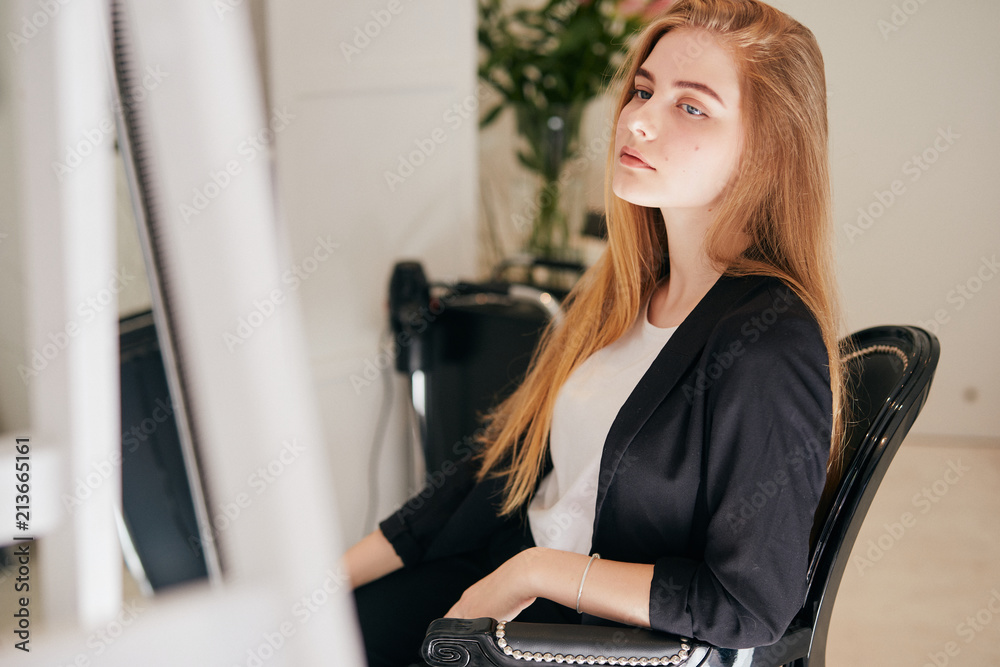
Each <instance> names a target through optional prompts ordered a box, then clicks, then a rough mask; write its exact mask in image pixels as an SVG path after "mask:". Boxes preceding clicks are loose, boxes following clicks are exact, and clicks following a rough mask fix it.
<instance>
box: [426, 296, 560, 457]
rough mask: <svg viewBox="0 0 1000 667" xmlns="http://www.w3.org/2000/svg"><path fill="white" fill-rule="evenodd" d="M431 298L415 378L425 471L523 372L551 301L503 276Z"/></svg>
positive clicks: (551, 312)
mask: <svg viewBox="0 0 1000 667" xmlns="http://www.w3.org/2000/svg"><path fill="white" fill-rule="evenodd" d="M448 289H449V291H448V293H447V294H445V295H444V296H438V297H435V298H436V299H437V301H436V304H437V305H436V307H435V308H434V309H433V313H434V314H433V321H430V322H428V326H427V327H426V329H425V331H423V333H422V334H421V338H422V345H423V349H424V351H423V354H422V360H421V368H420V370H421V372H422V375H423V381H422V382H421V383H419V385H418V386H419V388H420V389H418V390H421V389H422V392H423V395H422V396H419V397H417V396H416V394H415V395H414V396H415V398H417V399H418V400H419V401H420V402H421V404H422V412H423V420H424V425H423V428H422V429H421V431H422V439H423V447H424V457H425V464H426V466H427V470H428V471H430V470H439V469H440V468H441V466H442V465H443V464H444V461H445V460H448V459H450V458H451V457H453V456H454V451H453V447H454V446H455V443H457V442H462V441H468V440H469V439H470V438H471V437H472V436H473V434H475V433H476V431H478V430H479V429H480V428H481V426H482V416H483V414H485V413H486V412H487V411H488V410H489V409H490V408H492V407H493V406H494V405H496V404H497V403H498V402H499V401H501V400H503V399H504V398H506V397H507V396H508V395H509V394H510V392H511V391H513V390H514V389H515V388H516V387H517V386H518V384H520V382H521V380H522V379H523V378H524V375H525V373H526V372H527V369H528V363H529V361H530V360H531V355H532V353H533V351H534V349H535V347H536V345H537V343H538V340H539V337H540V336H541V333H542V330H543V329H544V327H545V325H546V324H547V323H548V322H549V320H550V319H551V318H553V317H555V316H557V314H558V301H557V300H556V299H555V297H553V296H552V295H551V294H549V293H546V292H542V291H540V290H538V289H535V288H532V287H528V286H524V285H511V284H506V283H493V284H482V285H479V284H468V283H460V284H458V285H454V286H450V287H449V288H448Z"/></svg>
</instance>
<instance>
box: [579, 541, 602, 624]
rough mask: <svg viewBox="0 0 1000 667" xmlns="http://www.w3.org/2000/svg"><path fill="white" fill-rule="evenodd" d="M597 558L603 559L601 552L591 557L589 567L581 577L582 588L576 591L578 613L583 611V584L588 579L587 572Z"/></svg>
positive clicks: (588, 562)
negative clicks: (581, 604) (581, 605)
mask: <svg viewBox="0 0 1000 667" xmlns="http://www.w3.org/2000/svg"><path fill="white" fill-rule="evenodd" d="M595 558H596V559H597V560H601V554H594V555H593V556H591V557H590V560H588V561H587V567H585V568H584V569H583V576H582V577H580V590H578V591H577V592H576V613H578V614H582V613H583V612H582V611H580V596H582V595H583V584H584V582H586V581H587V573H588V572H590V566H591V565H593V564H594V559H595Z"/></svg>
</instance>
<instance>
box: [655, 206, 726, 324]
mask: <svg viewBox="0 0 1000 667" xmlns="http://www.w3.org/2000/svg"><path fill="white" fill-rule="evenodd" d="M664 213H666V212H664ZM664 219H665V224H666V227H667V250H668V252H667V258H668V263H669V273H668V276H667V278H666V279H665V280H664V281H663V282H661V283H660V284H659V285H658V286H657V288H656V289H655V290H654V291H653V295H652V297H651V299H650V303H649V314H648V317H649V322H650V324H653V325H655V326H658V327H664V328H666V327H674V326H677V325H678V324H680V323H681V322H683V321H684V318H686V317H687V316H688V315H689V314H690V313H691V311H692V310H694V307H695V306H697V305H698V302H699V301H701V299H702V297H704V296H705V294H707V293H708V290H710V289H711V288H712V285H714V284H715V283H716V281H717V280H718V279H719V276H721V275H722V273H723V269H722V267H719V266H716V265H715V264H714V263H713V262H712V261H711V260H710V259H709V257H708V254H707V253H706V252H705V234H706V232H707V230H708V223H707V222H706V221H704V220H697V219H692V217H691V216H688V217H687V218H686V219H682V218H680V217H679V216H677V215H676V214H675V215H673V216H671V217H667V216H666V215H665V216H664Z"/></svg>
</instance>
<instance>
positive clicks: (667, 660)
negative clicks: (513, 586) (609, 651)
mask: <svg viewBox="0 0 1000 667" xmlns="http://www.w3.org/2000/svg"><path fill="white" fill-rule="evenodd" d="M506 628H507V621H500V622H499V623H497V629H496V638H497V646H499V647H500V648H501V649H503V652H504V653H505V654H506V655H509V656H511V657H513V658H515V659H517V660H527V661H532V660H533V661H535V662H556V663H561V664H566V665H680V664H683V663H685V662H687V659H688V656H689V655H691V645H690V644H688V642H687V640H686V639H683V638H682V639H681V640H680V642H681V649H680V650H679V651H678V652H677V653H675V654H674V655H671V656H666V657H662V658H636V657H623V656H603V655H596V656H595V655H563V654H562V653H535V652H532V651H521V650H518V649H516V648H514V647H513V646H511V645H510V644H508V643H507V639H506V636H507V630H506Z"/></svg>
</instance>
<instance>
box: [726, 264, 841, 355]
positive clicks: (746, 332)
mask: <svg viewBox="0 0 1000 667" xmlns="http://www.w3.org/2000/svg"><path fill="white" fill-rule="evenodd" d="M724 280H735V281H740V282H741V283H742V285H743V287H744V289H743V290H741V291H742V296H741V297H740V298H739V299H737V300H736V301H735V302H733V303H732V304H731V305H730V307H729V308H728V309H726V311H725V312H723V313H721V314H720V317H719V320H718V322H717V324H716V326H715V328H714V331H713V334H712V336H710V339H709V341H708V342H709V346H710V347H713V343H714V346H718V345H724V346H733V345H740V346H747V347H748V348H749V347H753V348H757V349H758V350H759V351H760V352H764V351H765V350H766V351H767V352H768V353H770V352H773V351H776V350H779V351H780V350H781V349H783V348H784V347H785V346H795V347H796V348H798V349H799V350H800V351H802V350H803V348H808V349H812V350H815V351H816V352H818V353H822V355H823V356H825V354H826V352H825V350H826V348H825V345H824V343H823V334H822V330H821V328H820V325H819V322H817V320H816V318H815V316H814V315H813V314H812V312H811V311H810V310H809V308H808V306H806V304H805V302H803V300H802V298H801V297H800V296H799V295H798V294H797V293H796V291H795V290H794V289H792V288H791V287H790V286H789V285H788V284H787V283H785V282H784V281H782V280H781V279H779V278H775V277H773V276H759V275H754V276H740V277H734V278H724Z"/></svg>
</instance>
